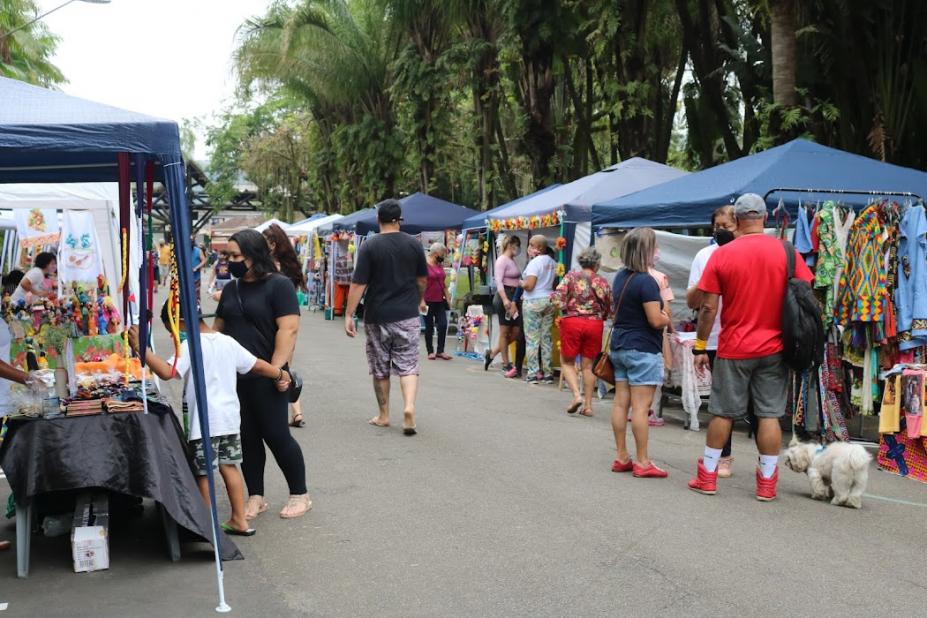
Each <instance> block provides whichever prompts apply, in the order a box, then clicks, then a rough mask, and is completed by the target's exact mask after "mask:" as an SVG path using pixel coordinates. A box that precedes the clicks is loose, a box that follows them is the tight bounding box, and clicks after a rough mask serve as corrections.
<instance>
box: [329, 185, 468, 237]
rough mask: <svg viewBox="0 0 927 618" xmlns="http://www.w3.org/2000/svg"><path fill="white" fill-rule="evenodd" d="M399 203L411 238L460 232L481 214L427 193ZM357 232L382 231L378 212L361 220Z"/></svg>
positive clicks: (415, 195)
mask: <svg viewBox="0 0 927 618" xmlns="http://www.w3.org/2000/svg"><path fill="white" fill-rule="evenodd" d="M399 203H400V204H402V226H401V227H400V229H401V230H402V231H403V232H406V233H408V234H419V233H421V232H438V231H441V230H459V229H460V226H461V225H462V224H463V222H464V221H465V220H466V219H469V218H470V217H472V216H473V215H476V214H478V213H477V211H475V210H472V209H470V208H464V207H463V206H458V205H457V204H452V203H451V202H447V201H444V200H442V199H438V198H436V197H432V196H430V195H426V194H424V193H413V194H412V195H409V196H407V197H404V198H402V199H401V200H399ZM342 221H344V220H343V219H342ZM338 223H341V221H339V222H338ZM356 229H357V233H358V234H361V235H364V234H367V233H368V232H377V231H379V230H380V224H379V223H378V222H377V214H376V212H372V213H370V214H368V215H367V216H365V217H362V218H361V219H358V221H357V226H356Z"/></svg>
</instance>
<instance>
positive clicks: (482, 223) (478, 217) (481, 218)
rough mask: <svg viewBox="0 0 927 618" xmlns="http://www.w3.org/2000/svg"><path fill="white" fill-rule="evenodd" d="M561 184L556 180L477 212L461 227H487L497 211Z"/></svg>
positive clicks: (465, 228)
mask: <svg viewBox="0 0 927 618" xmlns="http://www.w3.org/2000/svg"><path fill="white" fill-rule="evenodd" d="M559 186H561V185H560V183H559V182H555V183H554V184H552V185H550V186H547V187H544V188H543V189H539V190H537V191H535V192H534V193H529V194H528V195H522V196H521V197H517V198H515V199H514V200H512V201H511V202H506V203H505V204H501V205H499V206H496V207H495V208H492V209H490V210H486V211H483V212H481V213H478V214H475V215H473V216H472V217H470V218H469V219H466V220H464V222H463V227H462V228H461V229H463V230H478V229H481V228H484V227H486V226H487V225H488V221H489V219H491V218H492V217H493V216H494V215H495V213H497V212H502V210H503V209H506V208H508V207H509V206H512V205H513V204H517V203H519V202H524V201H525V200H527V199H531V198H532V197H534V196H536V195H540V194H542V193H547V192H548V191H550V190H551V189H556V188H557V187H559Z"/></svg>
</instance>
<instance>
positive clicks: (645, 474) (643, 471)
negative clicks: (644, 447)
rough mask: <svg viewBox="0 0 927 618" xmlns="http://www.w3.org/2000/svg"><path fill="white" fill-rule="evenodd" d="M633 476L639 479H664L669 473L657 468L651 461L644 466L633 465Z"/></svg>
mask: <svg viewBox="0 0 927 618" xmlns="http://www.w3.org/2000/svg"><path fill="white" fill-rule="evenodd" d="M634 476H635V477H636V478H639V479H665V478H666V477H668V476H669V473H668V472H667V471H666V470H664V469H662V468H658V467H657V466H656V464H654V463H653V462H652V461H651V462H650V464H649V465H646V466H641V465H639V464H634Z"/></svg>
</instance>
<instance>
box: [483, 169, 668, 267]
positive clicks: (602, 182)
mask: <svg viewBox="0 0 927 618" xmlns="http://www.w3.org/2000/svg"><path fill="white" fill-rule="evenodd" d="M684 175H686V172H684V171H682V170H678V169H676V168H673V167H669V166H668V165H663V164H661V163H654V162H653V161H648V160H647V159H641V158H639V157H634V158H631V159H628V160H626V161H622V162H621V163H617V164H615V165H612V166H611V167H607V168H605V169H604V170H601V171H599V172H595V173H594V174H590V175H588V176H584V177H582V178H580V179H578V180H574V181H573V182H570V183H567V184H565V185H560V186H558V187H556V188H554V189H552V190H549V191H543V192H538V193H535V194H533V195H532V196H530V197H529V198H528V199H524V200H521V201H515V202H511V203H510V204H509V205H508V206H507V207H505V208H499V209H497V210H495V211H493V212H492V213H491V214H490V213H486V214H487V215H489V216H487V217H486V218H487V221H489V223H490V227H492V228H494V230H503V229H526V228H527V229H537V228H542V227H555V226H559V228H560V235H561V236H563V237H564V238H566V239H567V240H568V245H567V248H566V251H565V254H564V256H563V263H564V264H566V265H569V264H571V262H572V259H571V258H572V254H573V253H574V245H577V244H578V245H579V246H580V248H582V247H584V246H587V245H588V244H589V242H590V235H591V226H590V225H589V222H590V221H591V220H592V205H593V204H594V203H596V202H598V201H602V200H606V199H613V198H616V197H619V196H623V195H628V194H630V193H634V192H635V191H639V190H641V189H643V188H646V187H652V186H654V185H660V184H662V183H665V182H668V181H671V180H673V179H675V178H679V177H680V176H684ZM493 221H496V222H497V223H496V224H493V223H492V222H493ZM582 224H586V225H584V226H583V227H582V228H578V225H582ZM580 232H581V233H580ZM580 236H582V238H580Z"/></svg>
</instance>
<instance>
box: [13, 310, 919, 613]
mask: <svg viewBox="0 0 927 618" xmlns="http://www.w3.org/2000/svg"><path fill="white" fill-rule="evenodd" d="M449 347H451V348H452V349H453V341H451V342H450V345H449ZM423 362H424V366H423V374H422V380H421V390H420V396H419V417H418V426H419V432H420V433H419V435H418V436H415V437H413V438H408V437H404V436H403V435H402V434H401V429H400V428H399V426H400V425H401V415H400V414H397V415H395V416H394V422H395V426H394V427H392V428H389V429H378V428H374V427H371V426H369V425H367V424H366V421H367V419H368V418H370V417H371V416H372V415H373V414H374V412H375V404H374V397H373V393H372V389H371V388H370V384H369V378H368V376H367V371H366V365H365V361H364V354H363V339H362V338H361V337H359V338H358V339H356V340H349V339H347V338H346V337H345V336H344V334H343V332H342V329H341V323H340V322H326V321H324V320H323V319H322V318H321V315H320V314H306V315H305V317H304V319H303V322H302V330H301V334H300V343H299V346H298V353H297V363H296V364H297V366H298V367H300V368H302V370H303V373H304V376H305V377H306V381H307V385H306V390H305V392H304V395H303V405H304V410H305V411H306V414H307V422H308V424H307V427H305V428H303V429H297V430H294V434H295V435H296V436H297V438H298V440H299V442H300V443H301V445H302V446H303V450H304V453H305V456H306V460H307V463H308V466H309V473H310V492H311V494H312V498H313V500H314V503H315V506H314V509H313V511H312V512H311V514H310V515H309V516H307V517H305V518H303V519H299V520H294V521H284V520H282V519H280V518H279V517H277V512H278V511H279V509H280V508H281V507H282V506H283V503H284V502H285V500H286V493H287V492H286V485H285V483H284V481H283V477H282V475H281V473H280V471H279V469H277V468H276V467H275V465H274V464H273V459H272V458H271V457H270V456H269V457H268V462H269V465H268V473H267V479H268V493H269V495H268V500H269V501H270V503H271V510H270V511H269V512H268V513H266V514H264V515H262V516H261V517H260V518H259V520H258V521H257V527H258V529H259V532H258V534H257V536H255V537H253V538H250V539H239V540H238V544H239V547H241V549H242V551H243V552H244V554H245V556H246V559H245V560H244V561H239V562H233V563H230V564H227V565H226V571H225V572H226V576H225V585H226V594H227V598H228V602H229V604H230V605H231V606H232V608H233V613H234V614H235V615H258V616H309V615H312V616H371V615H377V616H527V615H530V616H567V615H569V616H591V615H616V616H677V615H685V616H754V615H756V616H770V615H785V614H789V615H802V616H804V615H808V616H812V615H813V616H873V615H884V614H886V613H888V611H889V608H891V611H892V612H893V613H894V614H895V615H903V616H914V615H924V614H923V612H924V608H923V599H924V590H925V587H927V585H925V583H924V580H923V577H922V574H921V571H922V569H921V568H919V565H920V564H922V562H923V548H924V547H927V527H925V526H924V525H922V523H923V521H924V516H925V515H927V511H925V507H927V488H925V487H924V486H923V485H920V484H918V483H916V482H914V481H909V480H905V479H901V478H898V477H895V476H892V475H889V474H885V473H881V472H878V471H875V470H873V473H872V475H871V480H870V486H869V494H873V495H875V496H879V498H874V497H867V498H865V499H864V507H863V509H862V510H861V511H854V510H849V509H844V508H838V507H833V506H830V505H829V504H826V503H820V502H815V501H812V500H811V499H810V498H809V497H808V495H809V491H808V485H807V481H806V479H805V478H804V477H803V476H800V475H798V474H795V473H793V472H791V471H789V470H787V469H784V468H783V469H782V471H781V481H780V485H779V492H780V497H779V499H778V500H777V501H775V502H772V503H760V502H757V501H756V500H755V499H754V496H753V486H754V483H753V469H754V462H755V451H754V449H753V446H752V442H751V441H750V440H748V439H747V438H746V436H745V435H744V434H742V433H741V434H738V435H737V436H736V437H735V450H734V454H735V458H736V459H735V462H734V468H735V476H734V478H733V479H730V480H727V481H722V484H721V487H720V490H719V493H718V495H717V496H714V497H707V496H701V495H698V494H694V493H692V492H690V491H688V490H687V489H686V481H687V480H688V479H689V478H690V475H691V474H692V473H693V472H694V467H695V458H696V457H697V456H698V455H699V454H700V453H701V450H702V447H703V443H704V437H705V435H704V431H703V432H701V433H693V432H688V431H685V430H683V429H682V426H681V423H680V422H672V421H671V422H669V423H668V424H667V426H666V427H663V428H657V429H654V430H653V432H652V434H651V436H652V443H651V444H652V446H651V453H652V455H653V457H654V459H655V460H656V461H657V462H659V463H661V464H663V465H665V466H666V468H667V469H668V470H669V472H670V476H669V478H668V479H665V480H650V479H648V480H644V479H635V478H633V477H631V476H630V475H626V474H621V475H618V474H614V473H612V472H611V471H610V465H611V462H612V459H613V458H614V446H613V441H612V437H611V429H610V426H609V423H608V410H609V407H610V404H611V402H610V401H605V402H596V414H597V416H596V417H595V418H592V419H587V418H575V417H569V416H567V415H566V414H565V413H564V412H563V409H564V407H565V405H566V404H567V402H568V399H569V398H568V396H567V394H566V393H565V392H558V391H557V389H556V387H550V386H528V385H526V384H523V383H513V382H511V381H507V380H505V379H503V378H502V377H501V375H500V374H499V373H498V372H494V371H490V372H489V373H484V372H483V371H482V364H481V363H478V362H474V361H471V360H466V359H460V358H455V359H454V360H453V361H450V362H447V361H427V360H425V361H423ZM392 400H393V404H394V406H395V409H396V411H397V412H401V409H402V408H401V403H400V397H399V391H398V384H397V385H396V386H395V388H394V393H393V398H392ZM2 486H3V489H2V491H0V499H2V500H4V501H5V499H6V497H7V493H8V487H7V486H6V485H5V483H3V484H2ZM224 505H225V501H224V500H223V501H222V510H223V511H224V510H225V506H224ZM146 512H147V515H146V517H145V518H144V519H142V520H140V521H135V522H132V523H131V524H129V525H128V526H126V527H123V528H120V529H115V530H113V531H112V539H111V547H110V552H111V561H112V565H111V568H110V570H108V571H102V572H97V573H91V574H75V573H73V572H72V570H71V563H70V548H69V546H68V540H67V538H66V537H64V538H58V539H45V538H43V537H36V538H35V540H34V541H33V561H32V575H31V577H30V578H29V579H28V580H19V579H17V578H16V576H15V550H10V551H7V552H2V553H0V601H6V602H8V603H9V608H8V609H7V610H6V614H5V615H11V616H13V615H17V616H178V615H184V616H209V615H215V612H214V611H213V608H214V607H215V605H216V582H215V571H214V567H213V564H212V562H211V557H212V554H211V552H210V550H209V547H208V546H206V545H202V544H187V545H185V546H184V558H183V560H182V561H181V562H180V563H178V564H171V563H169V562H168V561H167V559H166V557H165V550H164V547H163V542H162V540H161V533H160V529H159V527H158V525H157V522H156V520H155V519H154V515H153V509H151V508H150V505H149V508H147V510H146ZM4 526H5V529H4V530H2V531H0V536H5V537H7V538H14V536H15V534H14V526H13V524H12V521H9V522H7V523H5V524H4Z"/></svg>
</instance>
